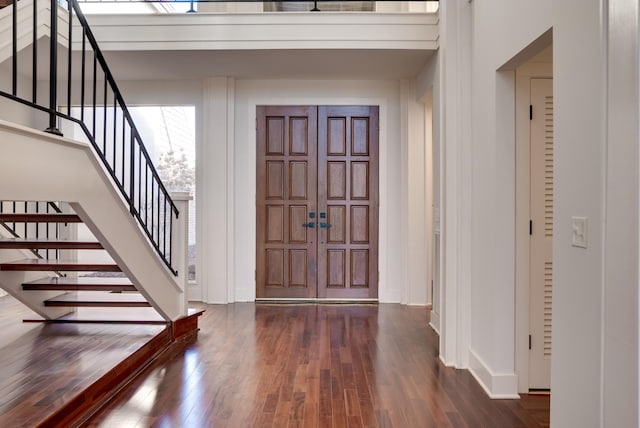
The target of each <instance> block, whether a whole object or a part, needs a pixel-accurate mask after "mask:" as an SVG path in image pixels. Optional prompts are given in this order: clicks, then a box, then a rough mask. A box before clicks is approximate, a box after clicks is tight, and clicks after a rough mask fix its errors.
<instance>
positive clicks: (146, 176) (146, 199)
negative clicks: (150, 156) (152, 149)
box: [144, 159, 149, 227]
mask: <svg viewBox="0 0 640 428" xmlns="http://www.w3.org/2000/svg"><path fill="white" fill-rule="evenodd" d="M145 161H146V159H145ZM148 181H149V168H148V167H147V164H146V162H145V164H144V225H145V227H147V224H149V197H148V196H149V195H148V194H147V190H148V189H149V182H148Z"/></svg>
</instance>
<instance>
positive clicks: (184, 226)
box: [171, 192, 193, 315]
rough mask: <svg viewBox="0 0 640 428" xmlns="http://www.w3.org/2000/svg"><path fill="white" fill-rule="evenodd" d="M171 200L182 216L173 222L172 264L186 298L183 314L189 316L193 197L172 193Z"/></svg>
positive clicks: (183, 193) (181, 193) (186, 194)
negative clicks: (190, 226)
mask: <svg viewBox="0 0 640 428" xmlns="http://www.w3.org/2000/svg"><path fill="white" fill-rule="evenodd" d="M171 199H173V202H174V203H175V204H176V207H177V208H178V212H179V213H180V216H179V217H178V219H177V220H176V219H174V221H173V230H172V231H171V232H172V239H171V264H172V266H173V268H174V269H175V270H177V271H178V276H177V277H176V282H177V283H178V285H179V286H180V289H181V290H182V295H183V296H184V306H183V309H182V313H183V314H184V315H186V314H187V311H188V309H189V302H188V295H187V285H188V281H189V274H188V270H189V201H191V200H192V199H193V196H191V194H190V193H189V192H172V193H171Z"/></svg>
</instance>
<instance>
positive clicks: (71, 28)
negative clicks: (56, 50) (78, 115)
mask: <svg viewBox="0 0 640 428" xmlns="http://www.w3.org/2000/svg"><path fill="white" fill-rule="evenodd" d="M67 12H68V13H69V17H68V19H69V49H68V50H67V52H68V54H67V56H68V58H67V115H68V116H71V82H72V76H71V64H72V61H73V8H72V6H71V1H67Z"/></svg>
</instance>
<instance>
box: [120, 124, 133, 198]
mask: <svg viewBox="0 0 640 428" xmlns="http://www.w3.org/2000/svg"><path fill="white" fill-rule="evenodd" d="M126 126H127V121H126V120H125V117H124V115H122V152H121V153H122V170H121V171H122V188H123V189H124V188H125V186H126V174H125V161H126V159H125V157H126V156H125V154H126V150H127V148H126V144H125V143H126V141H127V132H126V131H127V128H126ZM129 198H131V195H129Z"/></svg>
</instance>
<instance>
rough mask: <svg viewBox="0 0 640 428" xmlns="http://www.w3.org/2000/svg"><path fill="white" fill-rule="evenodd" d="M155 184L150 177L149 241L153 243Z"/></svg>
mask: <svg viewBox="0 0 640 428" xmlns="http://www.w3.org/2000/svg"><path fill="white" fill-rule="evenodd" d="M155 184H156V180H155V177H151V240H152V241H153V229H154V222H155V219H156V215H155V207H154V205H155V192H154V189H155Z"/></svg>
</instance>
